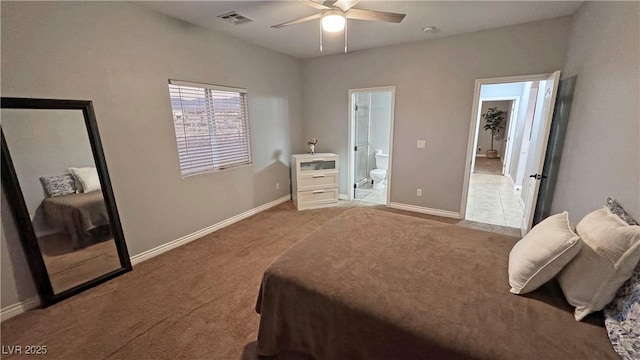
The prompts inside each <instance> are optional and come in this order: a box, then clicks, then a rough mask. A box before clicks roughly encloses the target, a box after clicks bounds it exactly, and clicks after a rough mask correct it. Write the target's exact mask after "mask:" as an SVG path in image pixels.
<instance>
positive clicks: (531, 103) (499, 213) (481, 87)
mask: <svg viewBox="0 0 640 360" xmlns="http://www.w3.org/2000/svg"><path fill="white" fill-rule="evenodd" d="M558 77H559V72H556V73H554V74H545V75H531V76H518V77H510V78H498V79H483V80H478V81H476V94H475V98H474V107H473V109H474V116H473V121H472V123H471V132H470V139H469V146H470V148H469V151H468V162H467V164H468V167H467V170H466V172H465V187H464V189H463V202H462V209H461V210H462V213H463V214H464V218H465V219H466V220H470V221H476V222H482V223H488V224H494V225H500V226H507V227H512V228H520V229H521V231H522V233H523V234H524V233H526V232H527V231H528V229H529V227H530V226H531V218H530V217H531V213H532V210H531V209H533V208H535V203H536V201H537V196H536V194H534V193H535V192H536V191H535V190H536V189H537V187H538V186H539V181H538V180H539V178H538V175H539V174H540V173H541V172H542V163H541V161H540V158H542V159H544V153H545V152H546V146H547V140H548V136H549V130H548V128H549V125H550V123H551V115H552V113H553V105H554V103H555V95H556V92H557V82H558ZM496 112H500V113H501V115H502V116H501V117H502V119H503V120H502V122H501V123H500V124H499V126H496V127H493V129H486V127H485V124H486V120H487V114H488V113H489V114H490V113H496ZM538 169H539V170H538ZM529 173H532V174H533V175H532V177H531V178H530V177H529V176H528V174H529ZM524 188H526V191H525V190H523V189H524ZM532 190H533V191H532Z"/></svg>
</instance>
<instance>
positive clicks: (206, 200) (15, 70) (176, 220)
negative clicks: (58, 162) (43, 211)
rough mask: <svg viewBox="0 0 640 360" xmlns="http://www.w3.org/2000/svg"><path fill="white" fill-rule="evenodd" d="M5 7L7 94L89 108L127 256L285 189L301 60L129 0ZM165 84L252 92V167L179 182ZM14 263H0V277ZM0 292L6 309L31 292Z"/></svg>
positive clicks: (298, 140) (300, 142)
mask: <svg viewBox="0 0 640 360" xmlns="http://www.w3.org/2000/svg"><path fill="white" fill-rule="evenodd" d="M1 6H2V22H1V26H2V28H1V30H2V31H1V36H2V38H1V46H2V49H1V50H2V60H1V61H2V69H1V71H2V89H1V90H2V95H3V96H15V97H31V98H58V99H85V100H92V101H93V104H94V108H95V112H96V117H97V122H98V128H99V130H100V135H101V138H102V143H103V147H104V152H105V158H106V162H107V166H108V168H109V172H110V175H111V180H112V184H113V189H114V193H115V199H116V203H117V206H118V210H119V212H120V217H121V220H122V225H123V229H124V235H125V239H126V242H127V245H128V248H129V253H130V254H131V255H136V254H140V253H142V252H144V251H146V250H149V249H152V248H155V247H158V246H160V245H163V244H166V243H167V242H169V241H172V240H175V239H178V238H180V237H183V236H185V235H187V234H190V233H193V232H194V231H197V230H200V229H203V228H205V227H207V226H210V225H212V224H215V223H218V222H220V221H222V220H225V219H228V218H230V217H232V216H234V215H237V214H240V213H242V212H244V211H247V210H249V209H252V208H255V207H257V206H259V205H262V204H265V203H267V202H269V201H272V200H275V199H278V198H280V197H282V196H285V195H287V194H288V193H289V186H288V183H289V168H288V164H289V158H290V154H291V153H292V152H294V153H295V152H301V151H304V149H305V148H304V144H305V142H306V138H305V137H304V136H303V133H302V122H301V118H302V115H303V114H302V108H301V105H302V97H301V93H302V65H301V62H300V60H298V59H295V58H292V57H290V56H286V55H283V54H279V53H275V52H273V51H269V50H266V49H264V48H261V47H258V46H255V45H250V44H248V43H245V42H242V41H240V40H237V39H234V38H231V37H228V36H226V35H222V34H218V33H213V32H211V31H209V30H206V29H203V28H200V27H197V26H193V25H190V24H187V23H184V22H181V21H178V20H174V19H170V18H168V17H165V16H163V15H160V14H158V13H155V12H153V11H151V10H148V9H146V8H141V7H138V6H136V5H134V4H131V3H127V2H42V3H29V2H2V4H1ZM168 79H180V80H187V81H189V80H190V81H196V82H204V83H211V84H220V85H228V86H235V87H242V88H246V89H247V90H248V99H249V116H250V121H251V133H252V139H251V140H252V141H251V145H252V150H253V165H252V166H250V167H243V168H238V169H233V170H228V171H223V172H219V173H215V174H207V175H200V176H194V177H190V178H187V179H182V178H181V176H180V169H179V167H178V155H177V150H176V140H175V136H174V128H173V123H172V117H171V106H170V102H169V93H168V88H167V81H168ZM276 182H279V183H280V189H279V190H276V188H275V184H276ZM5 218H6V216H3V222H4V221H5ZM2 230H3V231H2V233H3V236H4V235H6V234H5V233H6V229H5V225H3V229H2ZM6 240H7V241H12V242H15V241H17V239H15V238H10V239H6ZM3 242H4V240H3ZM12 246H14V247H15V244H13V245H12ZM3 256H4V255H3ZM16 256H18V257H19V256H20V255H16ZM19 264H24V263H23V262H22V263H21V262H20V261H17V260H16V261H9V262H5V261H3V262H2V273H3V280H4V274H5V273H9V272H13V273H15V274H24V273H26V272H27V270H26V269H25V268H23V267H20V268H12V266H21V265H19ZM18 286H24V287H26V288H28V287H30V288H31V290H33V287H32V286H31V284H23V285H20V284H18ZM5 291H7V292H12V291H13V293H14V295H7V296H6V297H5ZM16 292H18V293H19V294H20V296H17V295H15V293H16ZM2 293H3V296H2V304H1V305H2V306H3V307H4V306H6V305H8V304H7V303H5V300H6V299H12V298H16V297H19V298H21V299H24V297H25V296H27V295H28V293H29V291H28V290H24V291H23V290H19V291H15V289H11V288H5V282H4V281H3V282H2ZM31 294H33V292H31Z"/></svg>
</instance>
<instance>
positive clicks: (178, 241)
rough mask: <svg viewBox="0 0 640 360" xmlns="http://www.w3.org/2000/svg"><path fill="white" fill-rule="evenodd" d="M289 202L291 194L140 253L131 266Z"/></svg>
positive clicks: (134, 257) (132, 258)
mask: <svg viewBox="0 0 640 360" xmlns="http://www.w3.org/2000/svg"><path fill="white" fill-rule="evenodd" d="M289 200H291V194H289V195H287V196H283V197H281V198H279V199H276V200H273V201H271V202H268V203H266V204H264V205H260V206H258V207H255V208H253V209H251V210H247V211H245V212H243V213H241V214H238V215H236V216H232V217H230V218H228V219H226V220H223V221H221V222H219V223H217V224H213V225H211V226H207V227H206V228H204V229H200V230H198V231H195V232H193V233H191V234H188V235H185V236H183V237H181V238H179V239H176V240H173V241H170V242H168V243H166V244H162V245H160V246H158V247H155V248H153V249H150V250H147V251H145V252H142V253H140V254H138V255H134V256H132V257H131V264H132V265H136V264H139V263H141V262H143V261H145V260H149V259H151V258H153V257H156V256H158V255H160V254H162V253H165V252H167V251H169V250H171V249H175V248H177V247H179V246H182V245H184V244H187V243H190V242H192V241H193V240H195V239H198V238H201V237H203V236H205V235H208V234H211V233H212V232H214V231H216V230H219V229H222V228H223V227H227V226H229V225H231V224H233V223H236V222H238V221H240V220H243V219H246V218H248V217H249V216H251V215H255V214H257V213H259V212H262V211H265V210H267V209H270V208H272V207H274V206H277V205H280V204H282V203H285V202H287V201H289Z"/></svg>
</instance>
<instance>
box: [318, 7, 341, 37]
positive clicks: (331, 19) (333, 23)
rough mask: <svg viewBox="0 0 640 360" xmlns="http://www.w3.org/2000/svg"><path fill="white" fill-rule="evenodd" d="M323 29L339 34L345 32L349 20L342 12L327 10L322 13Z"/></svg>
mask: <svg viewBox="0 0 640 360" xmlns="http://www.w3.org/2000/svg"><path fill="white" fill-rule="evenodd" d="M321 21H322V29H323V30H324V31H326V32H338V31H342V30H344V24H345V23H346V22H347V19H346V18H345V17H344V13H343V12H341V11H340V10H327V11H325V12H324V13H322V20H321Z"/></svg>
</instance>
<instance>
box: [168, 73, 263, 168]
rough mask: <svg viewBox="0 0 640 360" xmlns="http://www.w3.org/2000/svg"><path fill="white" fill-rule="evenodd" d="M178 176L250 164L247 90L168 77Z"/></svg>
mask: <svg viewBox="0 0 640 360" xmlns="http://www.w3.org/2000/svg"><path fill="white" fill-rule="evenodd" d="M169 96H170V97H171V109H172V110H173V125H174V126H175V129H176V141H177V144H178V156H179V158H180V170H181V171H182V176H183V177H187V176H191V175H197V174H201V173H204V172H210V171H216V170H223V169H228V168H232V167H236V166H242V165H249V164H251V137H250V136H249V116H248V113H247V90H245V89H238V88H230V87H222V86H215V85H207V84H197V83H188V82H184V81H176V80H169Z"/></svg>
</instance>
